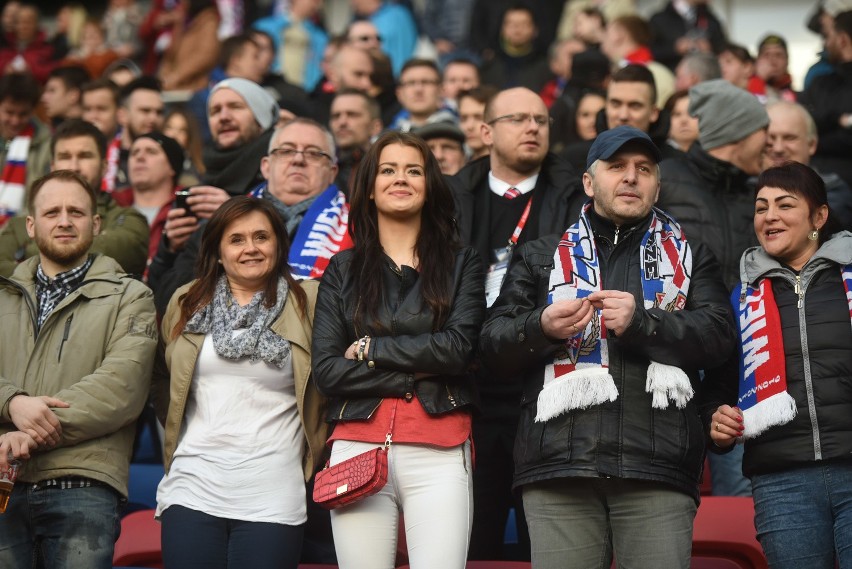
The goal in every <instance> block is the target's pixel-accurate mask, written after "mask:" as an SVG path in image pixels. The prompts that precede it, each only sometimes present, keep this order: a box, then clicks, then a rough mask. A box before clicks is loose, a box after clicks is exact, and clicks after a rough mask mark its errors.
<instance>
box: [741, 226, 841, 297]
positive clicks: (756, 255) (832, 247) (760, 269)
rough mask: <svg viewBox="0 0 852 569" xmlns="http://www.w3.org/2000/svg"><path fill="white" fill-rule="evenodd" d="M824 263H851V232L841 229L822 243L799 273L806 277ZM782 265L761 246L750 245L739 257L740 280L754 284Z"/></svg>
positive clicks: (820, 267)
mask: <svg viewBox="0 0 852 569" xmlns="http://www.w3.org/2000/svg"><path fill="white" fill-rule="evenodd" d="M826 264H835V265H841V266H845V265H849V264H852V233H850V232H849V231H841V232H839V233H835V234H834V235H832V237H831V238H830V239H829V240H828V241H826V242H825V243H823V244H822V246H821V247H820V248H819V249H818V250H817V252H816V253H814V256H813V257H811V258H810V259H808V262H807V263H805V266H804V267H802V270H801V274H802V276H803V277H807V276H808V275H809V274H811V273H813V272H815V271H818V270H820V269H822V268H823V267H824V266H825V265H826ZM783 269H784V266H783V265H782V264H781V263H780V262H778V260H777V259H775V258H774V257H771V256H769V254H767V253H766V251H764V250H763V247H759V246H758V247H751V248H750V249H747V250H746V252H745V253H743V256H742V258H741V259H740V280H742V281H743V282H746V283H748V284H754V283H756V282H757V281H758V280H760V279H761V278H764V277H766V276H771V273H773V272H774V271H776V270H783Z"/></svg>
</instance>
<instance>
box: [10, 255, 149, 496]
mask: <svg viewBox="0 0 852 569" xmlns="http://www.w3.org/2000/svg"><path fill="white" fill-rule="evenodd" d="M38 262H39V259H38V257H33V258H31V259H29V260H27V261H25V262H23V263H21V264H20V265H19V266H18V268H17V269H16V270H15V273H14V274H13V275H12V277H11V278H8V279H7V278H4V277H0V323H2V324H0V434H2V433H5V432H8V431H11V430H15V426H14V425H13V424H12V423H11V421H10V417H9V400H10V399H11V398H12V397H14V396H15V395H18V394H20V393H25V394H28V395H32V396H39V395H51V396H53V397H57V398H59V399H61V400H63V401H65V402H66V403H69V404H70V405H71V406H70V407H69V408H67V409H54V412H55V413H56V416H57V417H58V418H59V421H60V423H61V424H62V438H61V440H60V442H59V444H58V445H57V446H56V447H53V448H49V449H44V450H41V451H38V452H36V453H35V454H34V455H33V456H32V458H30V459H29V460H27V461H26V462H25V463H24V468H23V470H22V471H21V473H20V475H19V478H20V480H23V481H26V482H39V481H41V480H49V479H52V478H58V477H61V476H81V477H85V478H91V479H92V480H98V481H100V482H103V483H105V484H109V485H110V486H112V487H113V488H115V489H116V490H117V491H118V492H120V493H121V494H122V495H124V496H126V495H127V476H128V470H129V466H130V455H131V452H132V449H133V439H134V437H135V435H136V418H137V417H138V416H139V413H140V412H141V411H142V408H143V406H144V405H145V401H147V399H148V389H149V387H150V382H151V367H152V364H153V361H154V353H155V351H156V347H157V323H156V316H155V311H154V297H153V294H152V293H151V290H150V289H149V288H148V287H146V286H145V285H143V284H142V283H140V282H139V281H137V280H134V279H131V278H129V277H128V276H127V275H125V274H123V271H122V270H121V267H119V266H118V263H116V262H115V261H114V260H113V259H111V258H110V257H106V256H103V255H96V256H95V260H94V262H93V263H92V266H91V267H90V268H89V272H88V273H86V277H85V279H84V280H83V283H82V284H81V285H80V286H79V287H78V288H77V289H76V290H75V291H73V292H72V293H71V294H69V295H68V296H66V297H65V298H64V299H63V300H62V302H60V303H59V305H57V307H56V308H55V309H54V310H53V312H52V313H51V314H50V316H48V318H47V320H46V321H45V322H44V324H43V325H42V327H41V329H40V330H39V332H38V336H36V335H35V334H34V329H35V326H34V322H35V319H36V307H37V300H36V293H35V273H36V268H37V267H38Z"/></svg>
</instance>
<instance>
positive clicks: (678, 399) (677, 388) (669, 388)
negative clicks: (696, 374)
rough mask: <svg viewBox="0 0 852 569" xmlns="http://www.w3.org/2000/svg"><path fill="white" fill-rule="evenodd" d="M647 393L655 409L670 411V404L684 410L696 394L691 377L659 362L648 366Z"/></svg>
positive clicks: (680, 370) (676, 368)
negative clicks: (690, 380)
mask: <svg viewBox="0 0 852 569" xmlns="http://www.w3.org/2000/svg"><path fill="white" fill-rule="evenodd" d="M645 391H647V392H648V393H650V394H651V399H652V400H651V406H652V407H653V408H654V409H668V407H669V402H671V403H674V404H675V406H676V407H677V408H678V409H683V408H684V407H686V404H687V403H689V401H690V400H691V399H692V396H693V395H694V394H695V392H694V391H693V389H692V384H691V383H690V382H689V376H688V375H686V373H684V371H683V370H682V369H680V368H679V367H675V366H670V365H667V364H661V363H658V362H651V364H650V365H649V366H648V375H647V379H646V381H645Z"/></svg>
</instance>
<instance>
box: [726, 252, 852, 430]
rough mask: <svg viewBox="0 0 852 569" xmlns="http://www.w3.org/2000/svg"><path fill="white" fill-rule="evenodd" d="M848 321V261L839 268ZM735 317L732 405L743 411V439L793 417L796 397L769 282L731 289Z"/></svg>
mask: <svg viewBox="0 0 852 569" xmlns="http://www.w3.org/2000/svg"><path fill="white" fill-rule="evenodd" d="M841 278H842V279H843V285H844V286H845V287H846V300H847V302H848V306H849V316H850V322H852V265H846V266H845V267H842V269H841ZM731 304H732V305H733V308H734V314H735V315H736V317H737V328H738V330H737V332H738V334H739V347H740V383H739V397H738V398H737V406H738V407H739V408H740V410H741V411H742V413H743V427H744V430H743V438H744V439H752V438H754V437H757V436H758V435H760V434H761V433H763V432H764V431H766V430H767V429H769V428H771V427H775V426H778V425H783V424H785V423H789V422H790V421H792V420H793V417H795V416H796V401H795V400H794V399H793V397H792V396H791V395H790V394H789V393H787V366H786V361H785V359H784V340H783V338H782V336H781V316H780V315H779V313H778V306H777V304H776V303H775V295H774V294H773V292H772V282H771V280H770V279H768V278H763V279H760V280H759V281H758V282H757V283H755V286H752V285H748V284H746V283H743V285H742V286H741V287H740V289H739V290H737V289H734V292H733V293H732V294H731Z"/></svg>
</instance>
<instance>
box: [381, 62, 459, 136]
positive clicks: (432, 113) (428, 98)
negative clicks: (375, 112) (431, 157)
mask: <svg viewBox="0 0 852 569" xmlns="http://www.w3.org/2000/svg"><path fill="white" fill-rule="evenodd" d="M396 98H397V100H399V104H400V105H402V111H400V112H399V114H397V115H396V117H394V119H393V121H392V122H391V124H390V126H389V127H388V128H390V129H391V130H399V131H402V132H409V131H410V130H412V129H414V128H417V127H420V126H423V125H425V124H429V123H434V122H441V121H450V122H453V123H457V122H458V117H457V116H456V114H455V112H453V111H452V109H450V108H448V107H446V106H444V105H443V99H442V98H441V72H440V71H438V66H437V65H435V62H434V61H431V60H429V59H411V60H409V61H408V62H406V64H405V65H404V66H403V67H402V72H401V73H400V74H399V85H398V86H397V88H396Z"/></svg>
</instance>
